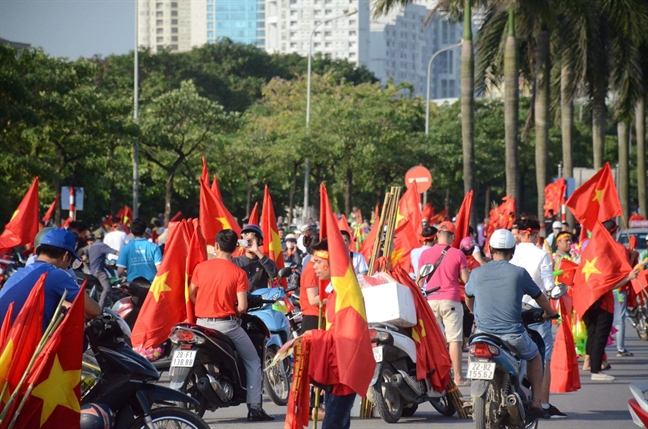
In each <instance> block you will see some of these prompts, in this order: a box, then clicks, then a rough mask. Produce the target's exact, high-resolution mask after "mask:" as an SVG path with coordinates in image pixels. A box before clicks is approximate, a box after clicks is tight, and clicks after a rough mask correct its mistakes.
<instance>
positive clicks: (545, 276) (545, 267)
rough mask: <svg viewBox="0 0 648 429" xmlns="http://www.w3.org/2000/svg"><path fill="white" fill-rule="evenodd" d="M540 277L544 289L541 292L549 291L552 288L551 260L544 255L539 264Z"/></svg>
mask: <svg viewBox="0 0 648 429" xmlns="http://www.w3.org/2000/svg"><path fill="white" fill-rule="evenodd" d="M540 277H541V278H542V285H543V286H544V289H545V290H544V291H542V292H549V291H551V289H553V288H554V281H553V267H552V265H551V258H549V255H548V254H546V253H545V255H544V257H543V258H542V261H541V262H540Z"/></svg>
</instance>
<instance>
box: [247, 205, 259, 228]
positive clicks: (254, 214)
mask: <svg viewBox="0 0 648 429" xmlns="http://www.w3.org/2000/svg"><path fill="white" fill-rule="evenodd" d="M248 224H249V225H258V224H259V202H258V201H257V202H256V203H254V207H252V211H251V212H250V218H249V219H248Z"/></svg>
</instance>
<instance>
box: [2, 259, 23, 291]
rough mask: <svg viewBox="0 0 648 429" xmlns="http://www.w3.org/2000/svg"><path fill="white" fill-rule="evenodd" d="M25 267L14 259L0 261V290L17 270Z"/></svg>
mask: <svg viewBox="0 0 648 429" xmlns="http://www.w3.org/2000/svg"><path fill="white" fill-rule="evenodd" d="M24 266H25V263H24V262H22V261H20V260H18V259H17V258H14V259H0V288H1V287H2V286H3V285H4V283H5V282H6V281H7V279H8V278H9V277H11V276H12V275H13V274H14V273H15V272H16V271H18V269H19V268H22V267H24Z"/></svg>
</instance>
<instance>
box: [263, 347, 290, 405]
mask: <svg viewBox="0 0 648 429" xmlns="http://www.w3.org/2000/svg"><path fill="white" fill-rule="evenodd" d="M278 351H279V349H278V348H277V347H276V346H271V347H269V348H268V351H267V352H266V355H265V359H264V362H263V367H264V368H266V367H267V366H268V365H270V362H272V360H273V359H274V357H275V355H276V354H277V352H278ZM291 368H292V365H291V363H290V358H288V357H287V358H285V359H284V360H283V361H282V362H280V363H278V364H277V365H275V366H274V367H273V368H271V369H269V370H267V371H263V387H264V388H265V391H266V393H267V394H268V396H269V397H270V399H271V400H272V402H274V403H275V404H277V405H281V406H283V405H286V404H288V395H289V393H290V371H291Z"/></svg>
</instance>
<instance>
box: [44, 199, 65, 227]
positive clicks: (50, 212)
mask: <svg viewBox="0 0 648 429" xmlns="http://www.w3.org/2000/svg"><path fill="white" fill-rule="evenodd" d="M60 197H61V194H56V198H54V202H53V203H52V205H50V206H49V209H47V213H45V216H43V223H44V224H47V222H49V221H50V220H51V219H52V215H53V214H54V210H56V204H58V201H59V198H60Z"/></svg>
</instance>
